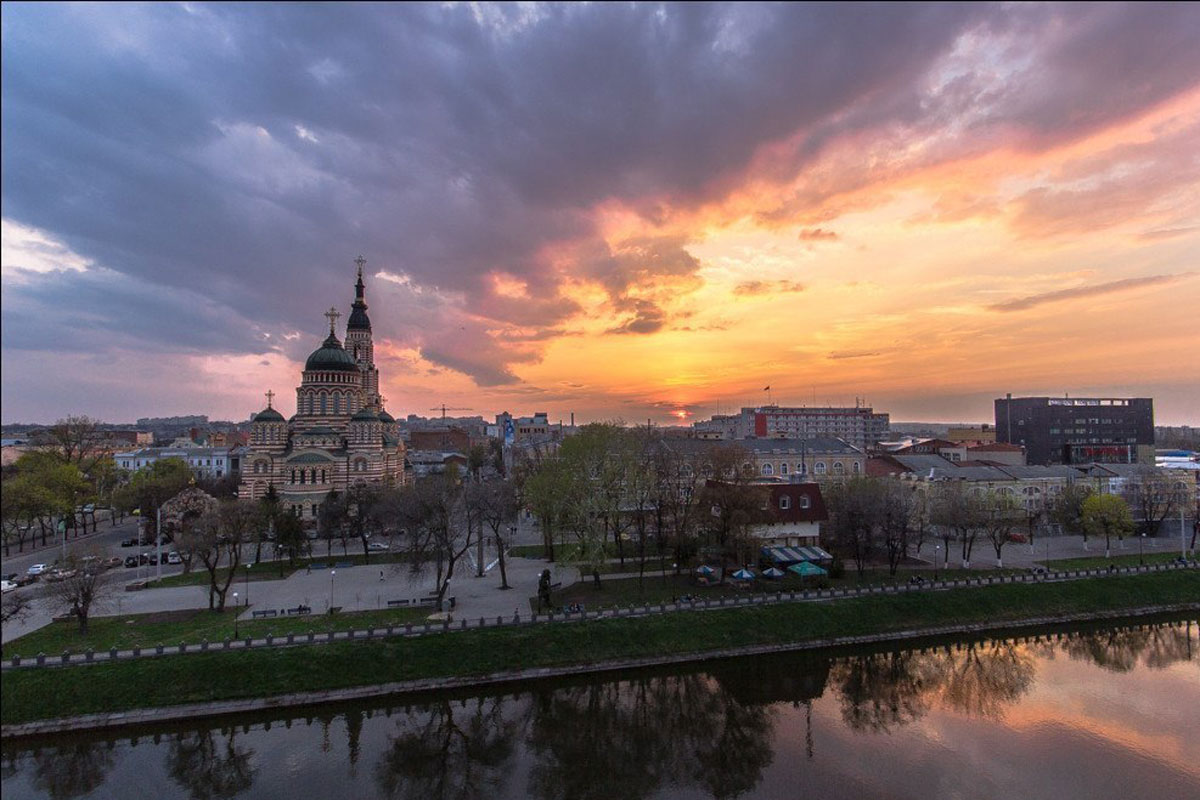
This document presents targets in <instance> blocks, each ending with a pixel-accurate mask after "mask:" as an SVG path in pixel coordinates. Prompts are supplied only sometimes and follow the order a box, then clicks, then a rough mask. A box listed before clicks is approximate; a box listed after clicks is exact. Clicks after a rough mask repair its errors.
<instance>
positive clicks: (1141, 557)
mask: <svg viewBox="0 0 1200 800" xmlns="http://www.w3.org/2000/svg"><path fill="white" fill-rule="evenodd" d="M1145 541H1146V534H1145V533H1143V534H1142V535H1141V536H1139V537H1138V564H1142V565H1144V564H1145V563H1146V556H1145V552H1144V551H1143V549H1142V547H1143V542H1145Z"/></svg>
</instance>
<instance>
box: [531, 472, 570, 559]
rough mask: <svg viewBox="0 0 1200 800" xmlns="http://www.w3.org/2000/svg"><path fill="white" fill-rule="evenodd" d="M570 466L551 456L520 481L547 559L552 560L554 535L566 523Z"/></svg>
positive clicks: (553, 555)
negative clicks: (535, 520) (535, 521)
mask: <svg viewBox="0 0 1200 800" xmlns="http://www.w3.org/2000/svg"><path fill="white" fill-rule="evenodd" d="M569 469H570V465H569V464H567V463H566V462H565V461H564V460H563V459H562V458H560V457H558V456H553V457H550V458H547V459H544V460H542V461H541V462H540V463H539V464H538V465H537V467H536V469H535V470H534V471H533V472H531V473H530V474H529V475H528V477H527V478H525V480H524V482H523V487H522V488H523V494H524V497H525V502H526V503H527V504H528V506H529V508H530V510H531V511H533V513H534V515H535V516H536V517H537V520H538V525H539V527H540V528H541V531H542V546H543V548H544V549H545V552H546V558H547V559H549V560H550V561H554V560H555V551H554V543H555V536H556V535H558V534H560V533H561V532H562V530H563V529H564V528H565V527H566V525H567V512H568V509H569V508H570V505H571V500H572V496H571V491H572V485H571V475H570V473H569Z"/></svg>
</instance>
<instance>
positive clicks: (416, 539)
mask: <svg viewBox="0 0 1200 800" xmlns="http://www.w3.org/2000/svg"><path fill="white" fill-rule="evenodd" d="M401 497H402V503H401V508H402V511H401V513H402V518H403V519H404V522H405V533H406V539H407V550H408V553H409V556H410V564H411V567H412V570H413V571H414V572H419V571H420V570H422V569H424V568H425V567H426V566H427V565H428V564H430V563H433V564H434V567H435V571H436V581H437V607H438V610H439V611H440V610H441V609H442V604H443V602H444V600H445V596H446V590H447V589H448V588H449V586H450V580H451V579H452V578H453V577H454V569H455V567H456V566H457V564H458V562H459V559H461V558H462V557H463V556H464V555H466V553H467V551H468V550H469V549H470V548H471V546H472V545H473V544H474V539H473V538H472V533H473V529H472V526H470V525H468V524H467V520H466V519H465V515H464V513H463V503H462V487H461V486H460V485H459V482H458V474H457V471H456V470H449V471H447V473H446V474H444V475H437V476H431V477H429V478H426V479H424V480H422V481H419V482H418V483H417V484H416V485H415V486H412V487H409V488H407V489H405V490H404V491H403V493H402V495H401Z"/></svg>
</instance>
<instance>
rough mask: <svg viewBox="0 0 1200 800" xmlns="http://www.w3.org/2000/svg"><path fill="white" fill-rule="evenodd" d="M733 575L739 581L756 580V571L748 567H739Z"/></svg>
mask: <svg viewBox="0 0 1200 800" xmlns="http://www.w3.org/2000/svg"><path fill="white" fill-rule="evenodd" d="M733 577H734V579H735V580H739V581H752V580H754V573H753V572H751V571H750V570H748V569H739V570H738V571H737V572H735V573H733Z"/></svg>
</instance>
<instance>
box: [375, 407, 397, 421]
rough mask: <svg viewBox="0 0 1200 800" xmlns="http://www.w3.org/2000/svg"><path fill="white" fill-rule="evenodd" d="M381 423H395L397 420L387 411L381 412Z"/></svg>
mask: <svg viewBox="0 0 1200 800" xmlns="http://www.w3.org/2000/svg"><path fill="white" fill-rule="evenodd" d="M379 421H380V422H395V421H396V418H395V417H393V416H392V415H391V414H389V413H387V412H386V411H383V410H380V412H379Z"/></svg>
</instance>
